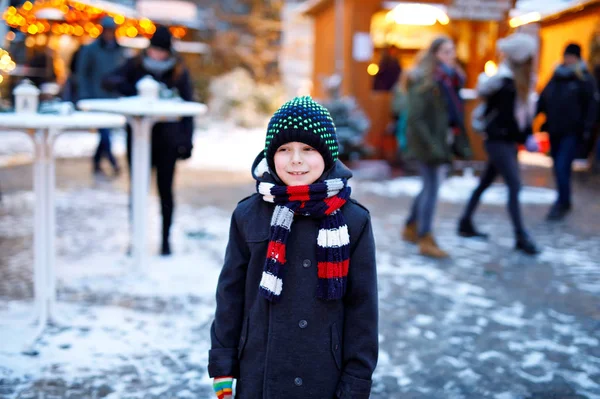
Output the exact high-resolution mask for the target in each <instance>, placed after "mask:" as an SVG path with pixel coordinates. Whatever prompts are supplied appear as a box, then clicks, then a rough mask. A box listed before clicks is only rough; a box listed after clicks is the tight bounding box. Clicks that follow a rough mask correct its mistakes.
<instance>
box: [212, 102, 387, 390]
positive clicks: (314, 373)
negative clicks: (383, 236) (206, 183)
mask: <svg viewBox="0 0 600 399" xmlns="http://www.w3.org/2000/svg"><path fill="white" fill-rule="evenodd" d="M252 176H253V177H254V179H255V180H256V183H257V192H256V193H255V194H253V195H251V196H250V197H247V198H245V199H243V200H242V201H240V202H239V203H238V205H237V207H236V209H235V211H234V212H233V215H232V218H231V225H230V232H229V243H228V245H227V249H226V252H225V261H224V264H223V269H222V271H221V275H220V277H219V282H218V285H217V294H216V297H217V306H216V312H215V319H214V322H213V324H212V327H211V332H210V334H211V349H210V351H209V355H208V373H209V375H210V377H212V378H214V389H215V393H216V396H217V397H218V398H231V397H233V396H234V394H233V388H232V386H233V380H234V379H235V380H237V386H236V392H235V397H236V398H238V399H256V398H264V399H267V398H268V399H280V398H286V399H305V398H352V399H368V398H369V395H370V392H371V384H372V379H371V378H372V374H373V371H374V369H375V366H376V363H377V355H378V305H377V302H378V299H377V296H378V295H377V272H376V263H375V262H376V260H375V243H374V238H373V229H372V227H371V219H370V215H369V211H368V210H367V209H366V208H364V207H363V206H362V205H361V204H359V203H358V202H356V201H355V200H353V199H352V198H350V188H349V186H348V179H350V178H351V177H352V173H351V172H350V170H349V169H348V168H346V167H345V166H344V164H342V163H341V161H339V160H338V143H337V138H336V130H335V125H334V124H333V120H332V119H331V116H330V115H329V112H328V111H327V110H326V109H325V108H324V107H322V106H321V105H320V104H317V103H316V102H314V101H313V100H312V99H311V98H310V97H297V98H294V99H293V100H291V101H289V102H287V103H286V104H284V105H283V106H282V107H281V108H279V110H278V111H276V112H275V114H274V115H273V117H272V118H271V120H270V122H269V125H268V128H267V135H266V140H265V147H264V150H263V151H261V153H260V154H259V155H258V156H257V158H256V160H255V161H254V163H253V165H252Z"/></svg>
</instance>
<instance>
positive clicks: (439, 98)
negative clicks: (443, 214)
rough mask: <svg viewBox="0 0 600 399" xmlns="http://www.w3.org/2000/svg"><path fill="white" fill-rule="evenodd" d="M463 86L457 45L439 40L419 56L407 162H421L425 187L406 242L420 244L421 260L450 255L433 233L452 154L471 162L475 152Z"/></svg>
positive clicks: (411, 84)
mask: <svg viewBox="0 0 600 399" xmlns="http://www.w3.org/2000/svg"><path fill="white" fill-rule="evenodd" d="M463 82H464V77H463V74H462V72H461V71H459V70H458V69H457V65H456V49H455V47H454V43H453V42H452V40H451V39H450V38H448V37H439V38H437V39H435V40H434V41H433V42H432V43H431V45H430V47H429V49H428V50H427V51H426V52H425V53H423V54H422V55H421V56H420V59H419V60H418V62H417V65H416V67H415V69H414V70H412V71H410V76H409V77H408V83H407V88H408V116H407V117H408V119H407V126H406V133H407V157H409V158H413V159H415V160H416V161H417V162H418V167H419V171H420V174H421V177H422V179H423V188H422V190H421V192H420V193H419V195H418V196H417V197H416V198H415V200H414V202H413V205H412V208H411V212H410V215H409V217H408V220H407V222H406V226H405V228H404V231H403V233H402V237H403V239H404V240H406V241H408V242H412V243H417V244H418V245H419V252H420V253H421V254H422V255H425V256H430V257H434V258H445V257H447V256H448V253H446V252H445V251H443V250H442V249H441V248H440V247H439V246H438V244H437V243H436V241H435V239H434V237H433V233H432V225H433V218H434V214H435V208H436V203H437V198H438V190H439V187H440V184H441V182H442V180H443V179H444V175H445V173H446V169H447V164H449V163H450V162H451V160H452V157H453V155H458V156H461V157H465V158H468V157H469V156H470V152H471V151H470V147H469V144H468V139H467V137H466V133H465V129H464V107H463V103H462V100H461V98H460V96H459V90H460V88H461V87H462V85H463Z"/></svg>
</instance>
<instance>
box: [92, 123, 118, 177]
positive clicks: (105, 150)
mask: <svg viewBox="0 0 600 399" xmlns="http://www.w3.org/2000/svg"><path fill="white" fill-rule="evenodd" d="M98 133H100V142H99V143H98V148H96V153H95V154H94V166H95V167H99V166H100V161H101V160H102V157H106V158H108V161H109V162H110V164H111V165H112V167H113V168H117V160H116V159H115V157H114V156H113V154H112V150H111V145H110V129H104V128H102V129H98Z"/></svg>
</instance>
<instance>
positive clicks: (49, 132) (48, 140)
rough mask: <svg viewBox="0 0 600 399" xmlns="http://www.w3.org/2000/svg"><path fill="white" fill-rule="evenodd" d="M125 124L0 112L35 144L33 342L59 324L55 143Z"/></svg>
mask: <svg viewBox="0 0 600 399" xmlns="http://www.w3.org/2000/svg"><path fill="white" fill-rule="evenodd" d="M125 122H126V121H125V118H124V117H123V116H120V115H114V114H109V113H98V112H73V113H71V114H67V115H61V114H25V113H20V114H16V113H0V128H4V129H12V130H20V131H24V132H25V133H27V134H28V135H29V136H30V137H31V138H32V140H33V143H34V152H35V153H34V181H33V187H34V192H35V216H34V218H35V223H34V235H33V240H34V241H33V245H34V296H35V307H36V312H35V318H36V319H37V322H38V323H39V325H38V328H37V330H36V334H35V336H34V341H33V342H35V341H36V340H37V338H38V337H39V336H40V335H41V334H42V332H43V330H44V328H45V327H46V325H47V324H48V323H56V322H57V320H58V319H59V317H57V314H56V308H55V307H56V279H55V271H54V258H55V248H54V236H55V226H56V214H55V208H54V188H55V180H56V176H55V168H54V153H53V147H54V142H55V141H56V138H57V137H58V136H59V135H60V134H61V133H63V132H64V131H68V130H88V129H96V128H103V127H106V128H114V127H121V126H123V125H124V124H125Z"/></svg>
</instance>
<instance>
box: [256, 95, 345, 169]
mask: <svg viewBox="0 0 600 399" xmlns="http://www.w3.org/2000/svg"><path fill="white" fill-rule="evenodd" d="M293 141H297V142H300V143H305V144H308V145H310V146H311V147H313V148H314V149H316V150H317V151H319V153H320V154H321V156H322V157H323V159H324V160H325V170H329V169H330V168H331V167H332V166H333V164H334V163H335V162H336V161H337V159H338V155H339V149H338V141H337V135H336V133H335V125H334V123H333V119H331V115H330V114H329V111H327V109H326V108H325V107H323V106H322V105H320V104H318V103H316V102H315V101H314V100H313V99H312V98H310V97H309V96H305V97H296V98H294V99H292V100H290V101H288V102H287V103H285V104H283V105H282V106H281V108H279V109H278V110H277V111H276V112H275V114H273V117H272V118H271V120H270V121H269V126H268V128H267V139H266V141H265V150H264V153H265V158H266V159H267V163H268V164H269V169H271V171H272V172H274V171H275V164H274V162H273V157H274V156H275V151H277V149H278V148H279V147H280V146H282V145H283V144H285V143H290V142H293Z"/></svg>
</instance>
